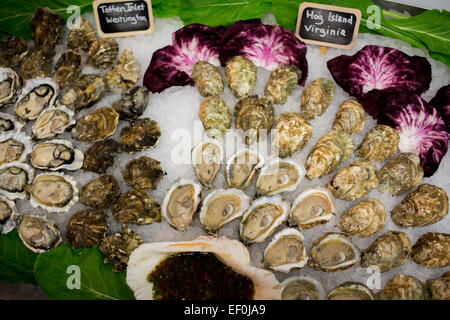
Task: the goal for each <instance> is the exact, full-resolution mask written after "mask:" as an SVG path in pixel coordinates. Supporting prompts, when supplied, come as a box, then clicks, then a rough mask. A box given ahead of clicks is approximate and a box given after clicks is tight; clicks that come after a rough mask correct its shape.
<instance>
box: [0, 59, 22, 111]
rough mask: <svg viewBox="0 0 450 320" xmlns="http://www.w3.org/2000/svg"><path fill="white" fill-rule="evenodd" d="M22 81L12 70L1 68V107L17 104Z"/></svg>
mask: <svg viewBox="0 0 450 320" xmlns="http://www.w3.org/2000/svg"><path fill="white" fill-rule="evenodd" d="M21 85H22V81H21V80H20V77H19V76H18V75H17V73H16V72H15V71H14V70H13V69H10V68H0V107H3V106H6V105H9V104H12V103H14V102H16V100H17V97H18V96H19V93H20V90H21Z"/></svg>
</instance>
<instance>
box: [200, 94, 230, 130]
mask: <svg viewBox="0 0 450 320" xmlns="http://www.w3.org/2000/svg"><path fill="white" fill-rule="evenodd" d="M198 117H199V119H200V121H201V122H202V124H203V128H204V129H205V130H206V131H207V134H208V136H210V137H215V136H223V135H225V133H226V131H227V130H228V129H230V128H231V122H232V114H231V110H230V108H229V107H228V106H227V104H226V103H225V101H223V99H222V98H220V97H207V98H205V99H203V101H202V103H201V104H200V108H199V109H198Z"/></svg>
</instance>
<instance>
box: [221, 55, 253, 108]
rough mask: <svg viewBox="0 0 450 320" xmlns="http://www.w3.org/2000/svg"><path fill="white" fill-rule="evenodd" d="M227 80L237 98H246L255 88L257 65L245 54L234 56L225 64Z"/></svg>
mask: <svg viewBox="0 0 450 320" xmlns="http://www.w3.org/2000/svg"><path fill="white" fill-rule="evenodd" d="M225 80H226V82H227V84H228V87H229V88H230V90H231V92H232V93H233V95H234V96H235V97H236V98H238V99H241V98H245V97H247V96H249V95H250V94H251V93H252V92H253V89H254V88H255V84H256V66H255V64H254V63H253V62H251V61H250V60H248V59H247V58H246V57H244V56H234V57H233V58H231V59H230V60H228V62H227V63H226V65H225Z"/></svg>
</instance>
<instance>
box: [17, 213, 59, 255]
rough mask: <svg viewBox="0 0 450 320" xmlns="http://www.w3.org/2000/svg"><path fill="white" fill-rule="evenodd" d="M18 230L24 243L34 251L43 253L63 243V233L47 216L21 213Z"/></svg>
mask: <svg viewBox="0 0 450 320" xmlns="http://www.w3.org/2000/svg"><path fill="white" fill-rule="evenodd" d="M17 220H18V221H17V232H18V234H19V237H20V239H21V240H22V242H23V244H24V245H25V246H26V247H27V248H28V249H30V250H31V251H33V252H36V253H42V252H45V251H48V250H51V249H53V248H55V247H56V246H57V245H58V244H60V243H61V241H62V239H61V233H60V231H59V229H58V227H57V226H56V224H55V223H54V222H53V221H50V220H48V219H47V218H46V217H45V216H33V215H26V216H24V215H20V216H18V219H17Z"/></svg>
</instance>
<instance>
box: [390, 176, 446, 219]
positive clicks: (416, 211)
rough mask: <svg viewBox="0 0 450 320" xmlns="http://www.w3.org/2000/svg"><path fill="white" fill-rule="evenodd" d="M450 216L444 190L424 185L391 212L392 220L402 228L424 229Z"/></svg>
mask: <svg viewBox="0 0 450 320" xmlns="http://www.w3.org/2000/svg"><path fill="white" fill-rule="evenodd" d="M447 214H448V196H447V193H446V192H445V190H444V189H442V188H439V187H436V186H434V185H432V184H422V185H421V186H419V188H417V189H416V190H414V191H413V192H411V193H409V194H408V195H407V196H406V197H405V198H403V200H402V201H401V202H400V203H399V204H398V205H397V206H396V207H395V208H394V209H392V211H391V218H392V221H394V223H395V224H397V225H399V226H401V227H406V228H408V227H424V226H428V225H430V224H433V223H436V222H438V221H440V220H442V219H443V218H444V217H445V216H447Z"/></svg>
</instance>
